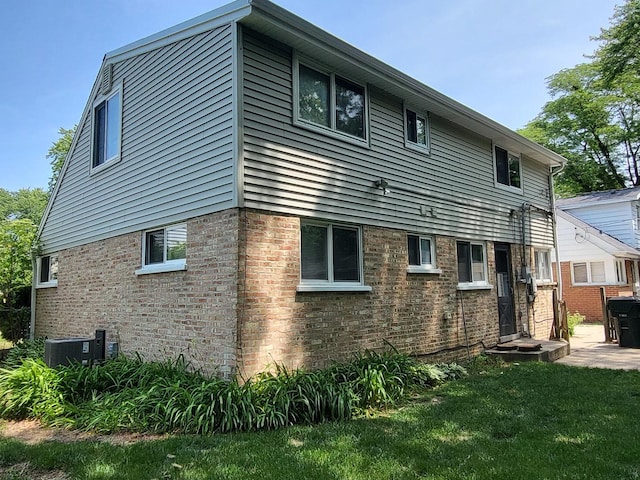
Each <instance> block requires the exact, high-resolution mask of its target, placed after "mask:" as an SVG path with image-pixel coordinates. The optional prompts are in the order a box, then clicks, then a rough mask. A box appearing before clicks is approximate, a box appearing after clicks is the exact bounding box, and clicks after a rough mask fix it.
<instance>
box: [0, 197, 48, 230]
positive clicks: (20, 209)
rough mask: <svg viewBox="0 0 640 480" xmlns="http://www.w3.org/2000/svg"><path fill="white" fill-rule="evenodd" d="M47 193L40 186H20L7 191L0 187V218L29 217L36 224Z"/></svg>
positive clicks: (44, 206)
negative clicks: (15, 189)
mask: <svg viewBox="0 0 640 480" xmlns="http://www.w3.org/2000/svg"><path fill="white" fill-rule="evenodd" d="M48 200H49V195H48V194H47V192H45V191H44V190H42V189H41V188H21V189H20V190H18V191H17V192H9V191H7V190H4V189H2V188H0V220H3V219H4V220H12V219H13V220H15V219H25V218H26V219H29V220H31V221H32V222H33V223H34V224H36V225H38V224H39V223H40V219H41V218H42V214H43V213H44V210H45V208H46V207H47V201H48Z"/></svg>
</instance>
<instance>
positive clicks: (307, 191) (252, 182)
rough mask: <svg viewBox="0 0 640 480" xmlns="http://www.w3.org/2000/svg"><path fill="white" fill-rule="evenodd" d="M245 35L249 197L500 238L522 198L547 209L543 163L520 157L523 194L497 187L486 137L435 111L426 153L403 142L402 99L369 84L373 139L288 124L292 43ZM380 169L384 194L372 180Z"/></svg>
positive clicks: (536, 236)
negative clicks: (365, 141) (362, 141)
mask: <svg viewBox="0 0 640 480" xmlns="http://www.w3.org/2000/svg"><path fill="white" fill-rule="evenodd" d="M243 42H244V49H243V51H244V64H243V68H244V91H243V98H244V110H243V116H244V153H243V155H244V201H245V206H247V207H252V208H258V209H265V210H270V211H274V212H279V213H285V214H293V215H299V216H310V217H317V218H325V219H329V220H333V221H345V222H355V223H360V224H370V225H379V226H385V227H391V228H401V229H406V230H415V231H424V232H428V233H435V234H442V235H450V236H458V237H466V238H479V239H487V240H495V241H504V242H516V241H518V239H520V238H521V227H520V225H521V223H520V220H519V218H518V215H514V211H516V213H517V212H519V211H520V208H521V206H522V204H523V203H525V202H527V203H529V204H532V205H534V206H537V207H539V208H541V209H545V210H549V199H548V193H545V192H546V191H547V190H548V184H547V171H546V169H545V168H544V167H543V166H540V167H538V166H537V165H536V164H533V162H529V161H528V160H527V159H523V170H524V174H523V177H524V178H523V183H524V185H525V188H524V195H523V193H519V192H513V191H505V190H504V189H499V188H496V187H495V184H494V173H493V157H492V153H491V148H492V144H491V142H490V141H489V140H488V139H484V138H480V137H478V136H476V135H474V134H472V133H470V132H468V131H466V130H463V129H461V128H458V127H456V126H455V125H452V124H450V123H448V122H446V121H444V120H442V119H440V118H437V117H434V118H431V154H430V155H426V154H424V153H422V152H417V151H414V150H412V149H407V148H405V146H404V127H403V110H402V102H401V100H399V99H396V98H394V97H390V96H389V95H387V94H385V93H384V92H382V91H380V90H378V89H376V88H375V86H371V85H370V86H369V92H370V104H369V107H370V111H369V118H370V126H371V128H370V136H371V138H370V148H367V147H365V146H360V145H354V144H352V143H349V142H345V141H343V140H341V139H340V138H335V137H332V136H329V135H323V134H321V133H317V132H314V131H311V130H308V129H305V128H301V127H298V126H295V125H293V123H292V106H293V103H292V102H293V99H292V67H291V52H290V51H289V50H288V49H287V48H286V47H283V46H281V45H278V44H272V43H269V42H268V40H266V39H264V38H263V37H261V36H260V37H259V36H257V35H256V34H254V33H252V32H251V31H249V30H245V31H244V35H243ZM337 73H340V72H337ZM353 80H356V81H357V79H353ZM530 167H531V168H530ZM380 178H384V179H385V180H387V181H388V182H389V189H390V193H388V194H387V195H383V193H382V191H380V190H379V189H376V188H375V187H374V185H373V183H374V182H375V181H376V180H377V179H380ZM540 193H542V194H543V195H546V196H540ZM421 206H424V207H427V208H429V209H431V208H433V212H434V215H429V216H422V215H421V214H420V207H421ZM529 217H530V219H531V220H530V223H529V224H528V226H527V235H532V236H533V238H532V239H531V241H533V243H535V244H538V245H543V246H551V244H552V241H553V240H552V239H553V236H552V233H551V222H550V220H548V218H547V216H546V215H544V214H541V213H540V212H539V211H538V210H535V209H534V210H532V213H531V215H530V216H529ZM529 217H528V218H529Z"/></svg>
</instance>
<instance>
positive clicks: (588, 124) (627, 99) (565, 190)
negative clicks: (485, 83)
mask: <svg viewBox="0 0 640 480" xmlns="http://www.w3.org/2000/svg"><path fill="white" fill-rule="evenodd" d="M596 40H599V41H601V42H603V44H602V45H601V46H600V48H599V49H598V50H597V51H596V54H595V55H594V56H593V57H592V61H591V62H590V63H583V64H579V65H576V66H575V67H573V68H568V69H564V70H561V71H560V72H558V73H556V74H555V75H552V76H551V77H549V79H548V85H547V87H548V91H549V93H550V95H551V97H552V100H551V101H549V102H547V103H546V104H545V106H544V107H543V109H542V112H541V113H540V114H539V115H538V116H537V117H536V118H535V119H534V120H533V121H532V122H530V123H529V124H528V125H527V126H526V127H525V128H524V129H523V130H521V133H522V134H523V135H525V136H527V137H528V138H530V139H532V140H534V141H536V142H538V143H540V144H542V145H544V146H546V147H547V148H550V149H551V150H554V151H555V152H557V153H559V154H561V155H563V156H565V157H566V158H567V159H568V162H567V164H566V166H565V168H564V170H563V172H562V173H561V174H560V175H559V176H558V178H557V181H556V191H557V192H558V193H559V194H561V195H568V196H570V195H575V194H578V193H582V192H588V191H598V190H608V189H618V188H624V187H627V186H639V185H640V70H639V69H638V67H640V60H639V58H640V49H639V48H638V47H640V0H627V3H626V4H625V5H623V6H622V7H618V8H616V14H615V15H614V17H613V25H612V26H611V27H610V28H609V29H603V30H602V35H601V36H600V37H598V38H596Z"/></svg>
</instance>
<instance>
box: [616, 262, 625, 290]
mask: <svg viewBox="0 0 640 480" xmlns="http://www.w3.org/2000/svg"><path fill="white" fill-rule="evenodd" d="M616 282H617V283H620V284H626V283H627V269H626V267H625V263H624V260H616Z"/></svg>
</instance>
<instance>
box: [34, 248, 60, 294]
mask: <svg viewBox="0 0 640 480" xmlns="http://www.w3.org/2000/svg"><path fill="white" fill-rule="evenodd" d="M37 274H38V281H37V282H36V286H38V287H42V288H45V287H55V286H57V285H58V255H55V254H54V255H46V256H44V257H40V258H38V262H37Z"/></svg>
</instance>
